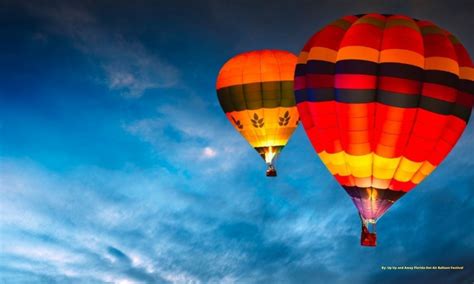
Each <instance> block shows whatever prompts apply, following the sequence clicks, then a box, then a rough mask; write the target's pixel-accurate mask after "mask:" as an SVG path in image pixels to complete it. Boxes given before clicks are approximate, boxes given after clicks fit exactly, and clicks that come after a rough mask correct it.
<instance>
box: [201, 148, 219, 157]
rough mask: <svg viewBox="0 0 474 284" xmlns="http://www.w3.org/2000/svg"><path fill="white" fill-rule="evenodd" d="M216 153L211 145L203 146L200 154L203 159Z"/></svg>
mask: <svg viewBox="0 0 474 284" xmlns="http://www.w3.org/2000/svg"><path fill="white" fill-rule="evenodd" d="M216 155H217V152H216V150H214V149H213V148H211V147H205V148H204V149H203V150H202V156H203V157H204V158H205V159H211V158H214V157H215V156H216Z"/></svg>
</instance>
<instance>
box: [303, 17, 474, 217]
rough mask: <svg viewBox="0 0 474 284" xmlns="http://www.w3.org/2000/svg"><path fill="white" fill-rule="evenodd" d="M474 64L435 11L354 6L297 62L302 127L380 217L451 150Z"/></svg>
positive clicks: (466, 110)
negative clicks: (418, 16)
mask: <svg viewBox="0 0 474 284" xmlns="http://www.w3.org/2000/svg"><path fill="white" fill-rule="evenodd" d="M473 81H474V69H473V65H472V61H471V59H470V57H469V55H468V53H467V52H466V50H465V49H464V47H463V46H462V44H461V43H460V42H459V41H458V40H457V39H456V38H455V37H454V36H453V35H451V34H449V33H448V32H446V31H445V30H443V29H441V28H439V27H437V26H435V25H434V24H433V23H430V22H427V21H418V20H414V19H411V18H409V17H405V16H401V15H379V14H367V15H359V16H347V17H344V18H342V19H339V20H337V21H335V22H333V23H331V24H330V25H328V26H326V27H324V28H323V29H322V30H321V31H319V32H318V33H316V34H315V35H314V36H313V37H312V38H311V39H310V40H309V41H308V43H307V44H306V45H305V46H304V48H303V50H302V51H301V53H300V56H299V58H298V64H297V67H296V70H295V97H296V102H297V107H298V110H299V113H300V117H301V121H302V123H303V127H304V129H305V131H306V133H307V135H308V137H309V138H310V141H311V143H312V145H313V147H314V148H315V150H316V152H317V153H318V155H319V157H320V158H321V160H322V161H323V163H324V164H325V165H326V166H327V168H328V169H329V171H330V172H331V173H332V174H333V175H334V176H335V178H336V179H337V181H338V182H339V183H340V184H341V185H342V186H343V187H344V188H345V189H346V191H347V192H348V194H349V195H350V196H351V197H352V198H353V201H354V203H355V204H356V206H357V208H358V209H359V211H360V213H361V215H362V216H363V217H364V218H366V219H372V220H376V219H377V218H379V217H380V216H381V215H382V214H383V213H384V212H385V211H386V210H387V209H388V208H389V207H390V206H391V204H393V203H394V202H395V201H397V200H398V199H399V198H400V197H401V196H403V194H404V193H406V192H408V191H409V190H411V189H412V188H413V187H414V186H416V185H417V184H419V183H420V182H421V181H422V180H423V179H424V178H426V176H428V175H429V174H430V173H431V172H432V171H433V170H434V169H435V168H436V167H437V166H438V165H439V164H440V162H441V161H442V160H443V159H444V158H445V157H446V156H447V154H448V153H449V152H450V150H451V149H452V148H453V146H454V145H455V144H456V142H457V140H458V139H459V137H460V136H461V134H462V132H463V131H464V128H465V127H466V124H467V122H468V119H469V116H470V113H471V109H472V105H473V98H474V83H473Z"/></svg>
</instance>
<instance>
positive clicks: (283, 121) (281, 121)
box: [278, 111, 291, 126]
mask: <svg viewBox="0 0 474 284" xmlns="http://www.w3.org/2000/svg"><path fill="white" fill-rule="evenodd" d="M290 119H291V116H290V113H289V112H288V111H286V112H285V114H283V117H278V124H279V125H280V126H287V125H288V123H289V122H290Z"/></svg>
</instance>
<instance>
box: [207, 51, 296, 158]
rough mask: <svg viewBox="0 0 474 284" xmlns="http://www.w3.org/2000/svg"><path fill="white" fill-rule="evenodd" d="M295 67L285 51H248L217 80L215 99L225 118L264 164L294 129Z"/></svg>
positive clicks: (226, 65)
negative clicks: (216, 98) (259, 156)
mask: <svg viewBox="0 0 474 284" xmlns="http://www.w3.org/2000/svg"><path fill="white" fill-rule="evenodd" d="M295 65H296V56H294V55H293V54H291V53H289V52H286V51H278V50H263V51H252V52H247V53H243V54H240V55H237V56H236V57H234V58H232V59H230V60H229V61H228V62H227V63H225V64H224V66H223V67H222V68H221V71H220V73H219V76H218V79H217V84H216V89H217V96H218V99H219V103H220V105H221V107H222V109H223V111H224V112H225V114H226V116H227V118H228V119H229V121H230V122H231V123H232V125H233V126H234V127H235V129H236V130H238V131H239V133H240V134H241V135H242V136H243V137H244V138H245V139H246V140H247V141H248V142H249V143H250V145H251V146H252V147H254V148H255V149H256V150H257V151H258V153H259V154H260V155H261V156H262V158H264V159H265V160H266V161H267V162H271V160H272V159H273V157H275V156H276V155H277V154H278V153H279V152H280V151H281V149H282V148H283V147H284V146H285V145H286V143H287V142H288V140H289V138H290V137H291V135H292V133H293V132H294V130H295V129H296V127H297V126H298V121H299V115H298V110H297V108H296V104H295V96H294V93H293V89H294V84H293V76H294V70H295Z"/></svg>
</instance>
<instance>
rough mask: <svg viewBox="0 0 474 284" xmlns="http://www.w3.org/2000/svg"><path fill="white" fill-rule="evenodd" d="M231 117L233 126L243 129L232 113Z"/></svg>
mask: <svg viewBox="0 0 474 284" xmlns="http://www.w3.org/2000/svg"><path fill="white" fill-rule="evenodd" d="M230 117H231V118H232V121H233V122H234V124H235V126H237V128H238V129H243V128H244V126H243V125H242V123H241V122H240V120H236V119H235V118H234V117H233V116H232V115H231V116H230Z"/></svg>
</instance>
